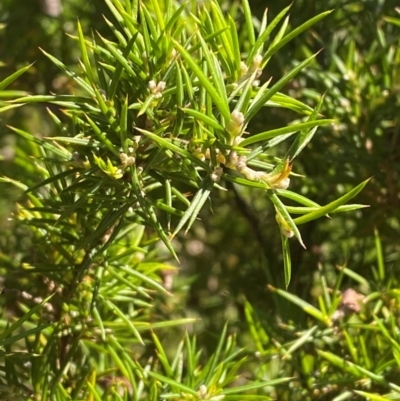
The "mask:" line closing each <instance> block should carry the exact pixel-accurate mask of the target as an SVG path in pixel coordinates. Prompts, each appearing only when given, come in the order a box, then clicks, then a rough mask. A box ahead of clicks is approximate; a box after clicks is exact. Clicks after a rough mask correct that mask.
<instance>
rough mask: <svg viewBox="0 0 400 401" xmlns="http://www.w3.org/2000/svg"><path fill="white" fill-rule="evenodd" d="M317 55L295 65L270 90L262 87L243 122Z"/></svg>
mask: <svg viewBox="0 0 400 401" xmlns="http://www.w3.org/2000/svg"><path fill="white" fill-rule="evenodd" d="M317 54H318V53H316V54H313V55H312V56H311V57H309V58H307V59H306V60H304V61H303V62H302V63H300V64H299V65H297V66H296V67H295V68H293V69H292V70H290V71H289V72H288V73H287V74H286V75H285V76H284V77H282V78H281V79H280V80H279V81H278V82H277V83H276V84H274V85H273V86H272V87H271V89H268V88H267V87H265V88H264V87H263V88H261V89H260V91H261V92H260V93H259V96H258V97H257V99H255V101H253V103H252V104H251V105H250V108H249V110H248V112H247V113H246V115H245V121H246V122H249V121H250V120H251V119H252V118H253V117H254V116H255V115H256V114H257V112H258V111H259V110H260V109H261V108H262V107H263V106H264V105H265V103H266V102H267V101H268V100H270V99H271V98H272V96H273V95H275V93H277V92H278V91H279V90H280V89H282V88H283V87H284V86H285V85H286V84H287V83H288V82H290V81H291V80H292V79H293V78H294V77H295V76H296V75H297V74H298V73H299V72H300V71H301V70H302V69H304V68H305V67H306V66H307V65H308V64H310V63H311V61H313V60H314V58H315V57H316V56H317Z"/></svg>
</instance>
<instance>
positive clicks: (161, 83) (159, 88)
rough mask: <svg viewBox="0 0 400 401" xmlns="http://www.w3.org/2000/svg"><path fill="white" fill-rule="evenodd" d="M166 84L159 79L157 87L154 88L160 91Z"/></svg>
mask: <svg viewBox="0 0 400 401" xmlns="http://www.w3.org/2000/svg"><path fill="white" fill-rule="evenodd" d="M166 86H167V83H166V82H165V81H160V82H159V83H158V84H157V88H156V89H157V92H162V91H163V90H164V89H165V87H166Z"/></svg>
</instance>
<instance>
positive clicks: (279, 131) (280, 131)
mask: <svg viewBox="0 0 400 401" xmlns="http://www.w3.org/2000/svg"><path fill="white" fill-rule="evenodd" d="M334 121H335V120H330V119H326V120H315V121H307V122H305V123H299V124H294V125H289V126H287V127H282V128H276V129H273V130H269V131H265V132H261V133H260V134H256V135H253V136H251V137H249V138H246V139H245V140H244V141H242V142H241V143H240V146H242V147H245V146H247V145H251V144H253V143H256V142H261V141H266V140H268V139H271V138H275V137H277V136H280V135H284V134H289V133H295V132H298V131H301V130H304V129H308V128H313V127H317V126H319V125H326V124H331V123H332V122H334Z"/></svg>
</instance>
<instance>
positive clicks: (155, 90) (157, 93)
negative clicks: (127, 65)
mask: <svg viewBox="0 0 400 401" xmlns="http://www.w3.org/2000/svg"><path fill="white" fill-rule="evenodd" d="M165 86H166V83H165V81H160V82H159V83H158V84H157V83H156V82H155V81H153V80H151V81H150V82H149V89H150V92H151V93H152V94H153V95H154V97H155V98H156V99H159V98H160V97H161V96H162V92H163V90H164V89H165Z"/></svg>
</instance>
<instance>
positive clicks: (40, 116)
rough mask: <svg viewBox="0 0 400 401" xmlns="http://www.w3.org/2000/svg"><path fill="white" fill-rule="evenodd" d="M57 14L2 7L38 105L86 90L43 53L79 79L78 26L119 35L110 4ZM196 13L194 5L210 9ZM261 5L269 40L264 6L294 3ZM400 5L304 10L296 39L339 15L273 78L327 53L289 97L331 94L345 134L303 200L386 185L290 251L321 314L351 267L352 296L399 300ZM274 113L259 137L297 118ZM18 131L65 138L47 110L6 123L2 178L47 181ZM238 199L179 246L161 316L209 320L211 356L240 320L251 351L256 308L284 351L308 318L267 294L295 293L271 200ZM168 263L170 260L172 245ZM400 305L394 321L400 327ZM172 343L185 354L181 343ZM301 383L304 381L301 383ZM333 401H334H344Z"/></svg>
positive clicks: (325, 0)
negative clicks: (321, 300)
mask: <svg viewBox="0 0 400 401" xmlns="http://www.w3.org/2000/svg"><path fill="white" fill-rule="evenodd" d="M48 3H52V2H51V1H50V0H48V1H44V0H43V1H33V0H32V1H25V2H21V1H19V0H3V1H1V2H0V62H1V66H0V80H1V79H3V78H4V77H6V76H8V75H9V74H11V73H12V72H14V71H15V70H16V69H18V68H20V67H22V66H25V65H27V64H30V63H35V64H34V65H33V67H32V68H31V69H29V71H28V72H27V73H26V74H24V75H23V76H21V77H20V78H19V79H18V80H17V82H16V83H14V84H13V87H12V88H11V89H18V90H23V91H26V92H29V93H34V94H47V93H49V92H55V93H74V90H75V88H74V84H73V82H71V81H70V80H68V79H66V78H65V76H63V75H62V74H61V73H60V71H59V70H58V69H57V68H56V67H55V66H54V65H53V64H52V63H51V62H50V61H49V59H47V58H46V57H44V55H43V54H42V53H41V52H40V50H39V48H42V49H44V50H45V51H47V52H49V53H51V54H53V55H55V56H56V57H57V58H58V59H59V60H61V61H63V63H65V64H66V65H68V66H69V67H71V68H76V67H75V66H76V65H77V60H78V58H79V49H78V47H77V45H76V42H75V41H73V40H71V39H70V38H69V37H68V34H70V35H73V34H76V18H77V16H78V17H79V20H80V22H81V24H82V26H83V30H84V32H85V35H86V36H91V34H92V31H93V32H94V31H99V32H100V33H101V35H102V36H103V37H107V36H108V35H110V31H109V29H108V27H107V26H106V24H105V23H104V20H103V17H102V15H103V14H104V15H106V16H107V18H108V19H110V20H111V21H112V20H113V17H112V15H110V13H109V10H108V9H107V7H106V5H105V2H104V1H103V0H90V1H83V0H69V1H64V2H62V8H59V9H57V6H55V8H53V9H51V8H49V4H48ZM53 3H58V2H57V1H53ZM192 3H193V4H192V6H193V7H195V6H196V3H198V2H195V1H192ZM250 3H251V6H252V11H253V14H254V25H255V27H256V28H257V26H258V24H259V21H260V20H261V18H262V15H263V13H264V11H265V7H268V20H272V19H273V17H274V16H275V15H277V14H278V13H279V12H280V11H281V10H282V9H283V8H284V7H285V6H287V5H289V4H290V3H291V1H286V0H282V1H279V2H276V1H265V0H263V1H257V0H253V1H250ZM396 6H398V1H396V0H358V1H352V0H315V1H312V2H310V1H306V0H296V1H295V2H294V3H293V5H292V8H291V11H290V25H291V26H292V27H296V26H298V25H300V24H301V23H303V22H304V21H306V20H308V19H310V18H312V17H313V16H315V15H317V14H318V13H320V12H323V11H326V10H330V9H334V12H332V14H330V15H329V16H328V17H327V18H325V19H324V20H323V21H322V22H320V23H318V24H317V25H315V26H313V27H312V28H311V29H310V30H307V31H306V32H305V33H303V34H301V35H300V36H299V37H297V38H296V39H295V40H293V41H291V42H290V43H289V44H288V45H286V46H285V47H284V48H283V49H282V50H281V51H279V52H278V53H277V55H276V56H274V58H273V59H272V60H271V62H270V63H269V64H268V68H267V69H266V71H264V73H263V76H262V78H261V79H262V80H266V79H269V78H270V77H271V76H272V77H273V79H278V78H279V77H281V76H282V75H283V74H284V73H285V72H287V71H288V70H290V69H291V68H292V67H293V66H294V65H295V63H296V62H297V61H299V60H303V59H304V58H305V57H307V56H309V55H310V54H312V53H314V52H316V51H318V50H319V49H322V51H321V53H319V55H318V57H317V59H316V60H315V62H313V63H312V64H311V65H310V66H308V67H307V69H306V70H305V71H304V72H303V73H301V74H300V75H299V76H298V77H297V78H296V79H295V80H294V81H293V82H292V83H291V84H290V86H289V87H286V88H285V89H284V92H286V93H289V94H290V95H291V96H294V97H296V98H298V99H300V100H302V101H304V102H306V103H309V104H310V105H312V106H315V104H316V103H317V101H318V96H319V94H320V93H325V98H324V103H323V106H322V114H324V116H325V117H326V118H335V119H337V123H336V124H333V125H330V126H328V127H320V128H319V129H318V132H317V135H316V136H315V137H314V139H313V141H312V143H311V144H310V145H309V146H308V147H307V149H306V150H305V151H304V152H303V153H302V155H301V156H300V157H299V158H298V159H297V160H296V163H295V166H294V168H295V171H296V172H298V173H301V174H304V176H305V177H304V178H303V179H297V180H293V186H294V188H296V189H295V191H299V193H302V194H304V195H306V196H307V197H309V198H310V199H313V200H314V201H315V202H317V203H319V204H321V205H323V204H326V203H329V202H330V201H332V200H333V199H335V197H337V196H338V194H343V193H345V192H346V191H348V190H349V189H350V188H353V187H354V186H356V185H357V184H358V183H360V182H361V181H363V180H365V179H367V178H368V177H373V179H372V181H371V182H370V183H369V184H368V186H367V187H366V189H365V190H364V191H363V192H362V193H361V194H360V195H358V197H357V199H356V202H357V203H361V204H368V205H370V208H368V209H362V210H358V211H356V212H350V213H345V214H338V215H335V216H334V218H332V219H324V220H322V219H320V220H316V221H313V222H310V223H308V224H306V225H304V226H302V227H301V231H302V236H303V239H304V242H305V244H306V246H307V249H306V250H304V249H302V248H301V246H299V244H298V243H297V242H294V241H293V242H292V243H291V246H292V255H293V266H292V269H293V273H292V282H291V284H290V287H289V289H288V290H289V292H291V293H292V294H296V295H297V296H298V297H300V298H301V299H303V300H305V301H307V302H310V303H311V304H316V303H317V300H318V297H319V296H321V295H322V293H323V288H324V286H323V283H321V277H323V278H324V280H326V283H325V284H324V285H326V286H327V287H328V288H333V287H334V285H335V283H336V280H337V279H338V276H339V275H340V274H341V272H342V270H340V269H339V268H338V267H339V266H342V267H343V266H346V267H347V268H348V269H349V270H346V272H347V273H348V274H345V275H344V277H343V280H342V281H341V286H340V290H345V289H347V288H354V289H355V290H357V291H359V292H361V293H363V294H365V295H368V294H369V293H371V292H377V293H380V294H382V299H383V300H385V294H386V293H387V291H388V290H389V289H391V288H400V241H399V237H400V220H399V218H400V186H399V179H400V177H399V172H400V136H399V130H400V128H399V120H400V113H399V110H400V47H399V45H400V26H399V24H397V25H396V23H393V20H392V19H391V18H400V16H399V13H398V12H397V11H396ZM235 7H237V4H236V2H235V1H231V2H230V1H224V2H223V8H224V10H225V11H227V12H229V11H230V10H232V9H235ZM239 22H240V21H239ZM51 107H52V108H54V107H55V106H54V105H53V106H51ZM261 114H262V115H261V116H259V117H257V120H256V121H254V122H253V123H252V124H253V125H252V126H250V127H249V130H250V131H251V130H252V129H257V130H261V131H264V130H266V129H272V128H274V127H280V126H283V125H286V124H288V123H289V122H291V121H292V120H293V118H294V115H292V114H291V113H290V112H288V111H287V110H286V109H282V111H280V109H277V108H273V109H267V110H264V111H263V113H261ZM6 124H9V125H13V126H18V127H20V128H22V129H25V130H27V131H29V132H32V133H35V134H40V135H51V134H52V130H53V126H52V124H51V122H50V121H49V118H48V116H47V113H46V112H45V105H40V106H35V107H32V106H29V107H24V108H21V109H13V110H10V111H9V112H7V113H3V114H1V117H0V157H1V161H0V176H3V175H7V176H8V177H12V178H14V179H16V180H22V181H24V182H25V183H26V184H30V183H34V182H35V176H30V175H29V168H27V167H26V164H25V163H26V161H25V157H26V156H23V155H24V154H30V153H31V149H30V148H29V146H30V145H29V144H27V143H26V142H25V141H22V140H21V139H20V138H18V139H17V138H16V137H15V136H14V135H13V134H12V132H11V131H10V130H9V129H8V128H7V127H6ZM281 149H284V148H281ZM307 177H311V178H310V179H308V178H307ZM338 182H340V184H337V183H338ZM5 188H6V187H4V189H3V188H2V190H1V198H0V226H1V227H2V230H1V232H0V277H1V280H4V278H6V277H7V271H8V270H7V269H9V268H10V266H12V265H13V264H15V263H19V261H21V260H24V258H25V257H27V253H29V251H27V250H28V249H29V236H28V237H27V234H26V233H25V232H24V231H23V229H21V228H20V227H17V228H16V227H15V226H14V225H13V224H12V223H11V222H10V221H8V217H9V214H10V212H11V211H12V210H13V209H14V208H15V202H16V197H17V195H18V192H17V191H15V190H14V189H11V188H9V187H7V189H5ZM230 189H231V190H230V191H229V192H227V193H223V194H222V195H218V197H217V196H215V198H213V200H212V210H210V209H206V210H203V211H202V213H201V220H199V221H197V222H196V224H195V225H194V227H193V229H192V230H191V231H190V232H189V233H188V234H187V235H186V236H183V235H182V236H178V238H177V239H176V240H175V243H174V246H175V247H176V250H177V253H178V255H179V257H180V259H181V265H180V266H179V274H177V275H172V276H170V277H168V280H170V281H171V282H169V285H170V286H171V288H172V291H173V293H174V297H172V298H168V299H163V300H162V301H160V303H159V306H158V309H157V312H156V313H158V314H159V316H160V317H161V318H163V319H172V318H182V317H200V318H201V321H200V322H199V323H197V324H196V325H194V329H193V330H195V332H196V333H198V335H199V340H198V341H199V343H201V345H202V347H204V348H208V349H213V348H214V347H215V344H216V342H217V341H218V337H217V335H216V334H215V333H219V332H220V331H221V330H222V328H223V326H224V324H225V322H226V321H227V320H229V322H230V330H233V329H235V327H236V328H238V329H240V330H239V333H240V335H239V342H240V343H241V345H247V346H248V347H249V349H250V350H251V349H253V348H254V346H253V340H254V337H251V336H250V334H249V331H248V325H249V318H248V317H249V311H248V309H246V305H248V304H246V301H248V303H249V304H251V305H252V308H253V313H254V314H256V315H257V316H258V318H257V319H258V320H259V322H261V326H263V330H265V331H266V336H267V337H268V336H269V337H274V338H275V340H276V341H278V340H279V341H285V340H287V339H288V338H291V332H290V330H289V329H288V330H287V332H286V331H285V330H284V329H283V328H282V327H281V326H279V324H282V323H285V324H287V325H292V327H295V328H296V329H297V330H299V329H304V330H305V329H307V327H309V326H308V323H307V319H308V318H307V314H306V313H305V312H303V311H302V310H301V309H298V308H297V307H294V306H292V305H291V304H290V303H289V302H287V301H285V300H284V299H280V298H277V297H276V296H274V294H273V293H272V292H271V291H269V290H268V289H267V284H270V285H273V286H276V287H282V283H283V270H282V263H283V262H282V259H281V255H282V252H281V243H280V239H279V237H278V236H277V235H276V230H275V229H273V230H272V229H270V227H272V226H275V213H274V211H273V210H272V209H271V208H270V206H269V204H268V202H267V199H266V196H265V195H264V194H263V192H262V191H259V192H255V191H253V190H252V191H246V190H243V189H238V188H235V187H233V186H232V187H231V188H230ZM214 211H217V212H214ZM377 232H378V233H379V237H378V236H377V235H376V233H377ZM377 238H378V239H377ZM377 241H378V242H377ZM377 244H378V245H379V246H378V245H377ZM380 246H381V248H382V252H381V253H380ZM159 252H160V254H161V255H164V249H163V248H162V247H160V250H159ZM165 255H166V253H165ZM380 256H382V257H383V260H380V259H379V258H380ZM161 257H163V256H161ZM165 257H167V256H165ZM379 263H384V266H385V269H386V275H385V277H381V276H380V275H379V273H378V270H379V269H378V267H379V266H378V265H379ZM361 277H362V278H363V279H361ZM0 285H1V283H0ZM397 297H398V295H397ZM396 299H397V301H396V302H395V303H396V305H395V306H393V307H394V309H393V311H394V312H393V313H394V314H395V316H396V318H398V316H399V315H400V307H399V303H398V298H396ZM0 302H3V301H0ZM279 327H281V329H279ZM260 330H261V329H260ZM277 330H278V332H277ZM279 330H282V331H281V332H279ZM165 337H166V338H167V339H168V338H169V341H171V343H173V340H174V339H173V337H174V335H172V334H171V333H170V334H165ZM339 353H340V352H339ZM290 374H293V372H290V371H288V375H290ZM398 374H399V377H400V372H398ZM397 383H400V380H399V379H398V378H397ZM327 397H328V398H326V399H332V395H329V396H327ZM317 398H318V397H317ZM282 399H283V398H282ZM321 399H323V398H321Z"/></svg>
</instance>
